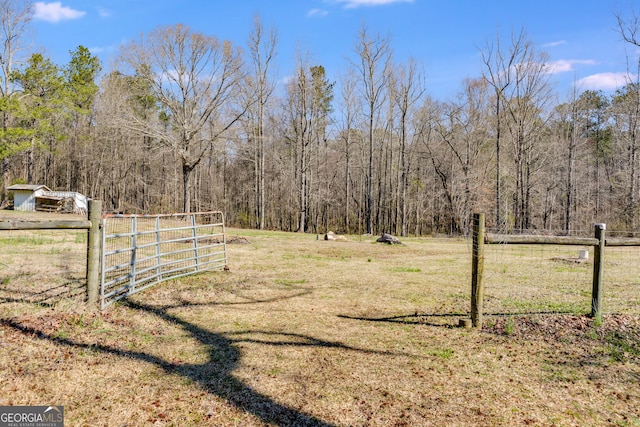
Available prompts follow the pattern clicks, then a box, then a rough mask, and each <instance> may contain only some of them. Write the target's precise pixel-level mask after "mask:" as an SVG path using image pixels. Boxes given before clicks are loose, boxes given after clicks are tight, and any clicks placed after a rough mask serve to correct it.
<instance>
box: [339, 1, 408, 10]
mask: <svg viewBox="0 0 640 427" xmlns="http://www.w3.org/2000/svg"><path fill="white" fill-rule="evenodd" d="M335 1H336V2H338V3H345V5H344V7H345V8H347V9H353V8H356V7H360V6H382V5H385V4H392V3H413V0H335Z"/></svg>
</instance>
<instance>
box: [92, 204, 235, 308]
mask: <svg viewBox="0 0 640 427" xmlns="http://www.w3.org/2000/svg"><path fill="white" fill-rule="evenodd" d="M226 265H227V250H226V238H225V229H224V216H223V214H222V212H198V213H185V214H170V215H169V214H168V215H106V216H104V217H103V219H102V276H101V287H100V306H101V307H102V308H105V307H107V306H108V305H109V304H111V303H113V302H115V301H117V300H119V299H122V298H125V297H127V296H129V295H132V294H134V293H136V292H139V291H141V290H143V289H146V288H148V287H150V286H153V285H155V284H157V283H160V282H162V281H165V280H169V279H175V278H178V277H182V276H186V275H190V274H196V273H200V272H204V271H208V270H214V269H220V268H224V267H225V266H226Z"/></svg>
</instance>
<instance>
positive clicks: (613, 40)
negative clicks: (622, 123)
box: [32, 0, 640, 100]
mask: <svg viewBox="0 0 640 427" xmlns="http://www.w3.org/2000/svg"><path fill="white" fill-rule="evenodd" d="M34 6H35V8H34V12H35V14H34V16H33V21H32V28H33V30H34V34H33V43H32V46H33V48H32V49H33V50H34V51H39V52H42V53H44V54H45V55H46V56H48V57H49V58H51V60H52V61H53V62H54V63H56V64H58V65H65V64H67V63H68V62H69V59H70V55H69V52H70V51H73V50H75V49H76V48H77V47H78V46H80V45H81V46H84V47H86V48H88V49H89V50H90V51H91V52H92V53H93V54H94V55H97V56H98V57H99V58H100V59H101V61H102V64H103V69H104V70H105V71H106V70H109V69H110V63H111V61H112V60H113V59H114V57H115V56H116V55H117V54H118V52H119V49H120V46H122V45H123V44H125V43H127V42H129V41H131V40H135V39H138V38H139V37H140V36H141V35H144V34H146V33H148V32H150V31H151V30H153V29H155V28H157V27H159V26H167V25H173V24H185V25H187V26H189V27H190V29H191V30H192V31H195V32H201V33H204V34H208V35H213V36H216V37H217V38H219V39H225V40H230V41H232V42H233V43H235V44H236V45H238V46H242V47H245V46H246V43H247V40H248V38H249V34H250V33H251V31H252V28H253V21H254V17H255V16H256V15H258V16H259V17H260V19H261V21H262V23H263V24H264V26H265V27H266V28H273V29H275V30H276V32H277V34H278V39H279V41H278V57H277V67H278V75H279V76H281V77H282V78H284V77H286V75H287V74H289V73H291V70H292V69H293V68H294V67H295V63H296V54H297V53H298V52H301V51H304V52H308V53H309V55H310V58H311V60H310V63H311V65H322V66H324V67H325V69H326V72H327V76H328V78H329V79H330V80H338V78H339V76H340V75H341V74H343V73H344V72H345V71H346V70H347V68H348V67H349V64H350V61H353V60H354V59H355V58H356V54H355V45H356V41H357V35H358V31H359V30H360V29H361V28H362V26H363V25H364V26H365V27H366V28H367V30H368V32H369V33H370V34H380V35H381V36H388V37H389V38H390V40H391V47H392V49H393V52H394V60H395V61H397V62H406V61H408V60H409V59H413V60H415V61H416V62H417V63H418V64H420V65H421V66H422V68H423V69H424V73H425V77H426V84H427V91H428V93H429V94H430V95H431V96H432V97H434V98H436V99H441V100H446V99H452V98H453V97H455V95H456V94H457V93H458V92H460V91H461V89H462V85H463V82H464V80H465V79H466V78H477V77H480V76H481V73H482V71H483V64H482V59H481V55H480V51H481V50H482V49H484V48H486V46H487V45H489V44H492V43H495V41H496V40H497V38H498V37H499V36H500V37H501V38H502V40H503V41H502V45H503V46H508V44H509V40H510V37H511V34H512V33H514V32H515V33H519V32H520V31H522V30H524V31H525V33H526V36H527V39H528V40H530V41H531V42H532V43H533V46H534V47H535V49H536V50H538V51H541V52H546V54H547V55H548V57H549V69H550V70H553V72H552V74H551V75H550V81H551V82H552V84H554V85H555V86H556V93H558V94H560V95H561V96H562V95H563V94H566V96H567V97H569V96H570V94H571V92H572V88H573V87H574V85H576V86H577V88H578V89H579V90H580V91H582V90H585V89H593V90H603V91H605V93H612V91H614V90H615V89H616V88H618V87H621V86H622V85H624V83H625V77H624V76H625V75H626V74H627V69H628V67H627V63H628V59H629V58H632V59H633V58H635V59H634V60H635V61H637V58H638V55H639V54H640V51H639V50H638V49H637V48H633V47H632V46H630V45H629V44H625V43H624V42H623V41H622V37H621V35H620V32H619V30H618V26H617V21H616V14H619V15H622V16H626V17H630V16H631V13H632V12H633V11H635V13H636V14H640V0H534V1H520V0H444V1H443V0H60V1H52V2H50V1H42V2H34ZM505 40H506V42H505Z"/></svg>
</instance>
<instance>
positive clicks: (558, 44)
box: [542, 40, 567, 47]
mask: <svg viewBox="0 0 640 427" xmlns="http://www.w3.org/2000/svg"><path fill="white" fill-rule="evenodd" d="M565 43H567V41H566V40H557V41H555V42H549V43H545V44H543V45H542V47H556V46H560V45H563V44H565Z"/></svg>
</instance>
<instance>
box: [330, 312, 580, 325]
mask: <svg viewBox="0 0 640 427" xmlns="http://www.w3.org/2000/svg"><path fill="white" fill-rule="evenodd" d="M558 314H563V315H580V313H576V312H575V311H529V312H513V313H484V314H483V316H484V317H491V316H498V317H508V316H533V315H558ZM469 316H470V314H469V313H413V314H401V315H397V316H384V317H362V316H347V315H345V314H340V315H338V317H339V318H341V319H350V320H362V321H366V322H387V323H401V324H403V325H424V326H437V327H441V328H455V327H458V324H457V322H454V323H438V322H434V321H432V320H430V319H431V318H434V319H438V318H440V319H442V318H445V319H447V318H451V319H463V318H469Z"/></svg>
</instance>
